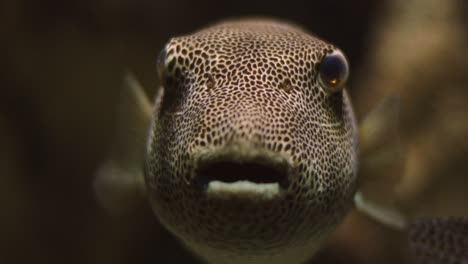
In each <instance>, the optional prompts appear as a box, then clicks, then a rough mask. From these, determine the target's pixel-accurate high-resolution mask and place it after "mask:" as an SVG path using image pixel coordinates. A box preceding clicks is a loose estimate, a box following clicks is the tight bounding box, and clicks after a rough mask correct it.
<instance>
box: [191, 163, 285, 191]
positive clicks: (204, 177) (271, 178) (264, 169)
mask: <svg viewBox="0 0 468 264" xmlns="http://www.w3.org/2000/svg"><path fill="white" fill-rule="evenodd" d="M289 175H290V166H289V163H288V162H287V161H286V160H285V159H282V158H280V157H278V156H275V157H273V156H272V155H258V156H253V157H249V156H247V157H235V156H232V155H215V156H213V155H210V156H205V157H201V158H200V159H199V160H198V161H197V166H196V168H195V169H194V176H193V177H194V180H195V182H196V184H197V185H198V186H200V187H201V188H202V189H203V190H205V191H206V190H209V187H210V186H211V185H212V184H216V185H217V186H221V185H222V186H224V188H225V187H228V188H229V186H232V187H235V186H241V185H242V186H245V187H248V188H256V187H257V189H261V188H266V187H267V186H272V185H275V184H277V186H278V187H279V190H286V189H287V188H288V186H289V182H290V181H289Z"/></svg>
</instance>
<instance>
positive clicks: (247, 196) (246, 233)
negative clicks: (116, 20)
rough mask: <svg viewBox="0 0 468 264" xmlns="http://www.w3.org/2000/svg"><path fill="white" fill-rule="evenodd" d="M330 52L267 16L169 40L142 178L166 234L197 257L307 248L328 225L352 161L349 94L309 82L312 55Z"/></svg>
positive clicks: (348, 198)
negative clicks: (262, 19) (144, 180)
mask: <svg viewBox="0 0 468 264" xmlns="http://www.w3.org/2000/svg"><path fill="white" fill-rule="evenodd" d="M337 52H339V50H338V49H336V48H335V47H334V46H332V45H330V44H328V43H326V42H324V41H322V40H319V39H317V38H315V37H313V36H311V35H309V34H308V33H306V32H304V31H302V30H301V29H298V28H297V27H294V26H291V25H288V24H284V23H278V22H272V21H246V22H230V23H223V24H218V25H216V26H213V27H211V28H208V29H206V30H204V31H199V32H196V33H195V34H192V35H188V36H183V37H178V38H173V39H171V40H170V41H169V43H168V44H167V45H166V46H165V48H164V50H163V52H162V55H161V58H160V60H159V64H160V66H159V73H160V76H161V79H162V80H163V82H162V83H163V85H162V86H163V87H162V90H161V92H160V93H159V95H158V98H157V99H156V102H157V103H156V107H155V110H154V113H153V121H152V125H151V129H150V136H149V141H148V146H147V153H146V160H145V170H146V171H145V179H146V183H147V191H148V194H149V197H150V203H151V205H152V208H153V210H154V212H155V214H156V215H157V216H158V218H159V219H160V221H161V222H162V223H163V224H164V225H165V226H166V227H167V228H168V229H169V230H170V231H172V232H173V233H174V234H175V235H176V236H178V237H179V238H181V239H182V240H183V241H184V242H185V243H186V244H187V245H189V247H191V248H192V249H194V250H195V251H200V252H198V253H199V254H202V255H204V252H208V251H210V250H223V251H226V252H233V253H235V254H240V255H249V254H252V255H255V254H271V253H272V252H280V251H281V250H285V249H288V248H293V247H296V246H298V245H305V244H307V245H309V246H310V245H317V246H318V245H319V243H320V241H322V239H323V238H324V237H325V235H326V234H328V233H329V232H330V231H331V230H333V228H334V227H335V226H336V225H337V224H338V223H339V222H340V220H341V219H342V218H343V215H344V214H345V213H346V211H347V210H348V209H349V207H350V205H351V204H352V196H353V194H354V192H355V180H356V167H357V137H356V127H355V121H354V116H353V112H352V108H351V105H350V101H349V98H348V95H347V93H346V91H345V90H344V89H336V88H337V87H334V89H332V90H327V87H326V84H324V82H323V81H321V80H320V74H319V73H320V72H319V71H320V63H321V61H322V60H323V59H324V58H325V57H326V56H328V55H330V54H335V53H337ZM340 54H341V53H340ZM332 61H333V60H332ZM328 68H329V67H328ZM326 74H327V75H326V76H327V78H328V79H330V80H332V79H333V78H329V76H330V72H327V73H326ZM328 79H327V80H328ZM333 84H336V81H333ZM330 91H331V92H330ZM309 251H310V252H313V251H314V247H313V246H312V247H309Z"/></svg>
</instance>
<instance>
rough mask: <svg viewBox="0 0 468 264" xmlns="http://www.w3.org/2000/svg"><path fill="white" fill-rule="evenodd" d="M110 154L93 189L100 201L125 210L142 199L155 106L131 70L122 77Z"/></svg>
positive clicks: (119, 210)
mask: <svg viewBox="0 0 468 264" xmlns="http://www.w3.org/2000/svg"><path fill="white" fill-rule="evenodd" d="M120 92H121V94H120V99H119V101H118V107H117V111H116V119H115V124H114V127H112V128H111V129H110V133H109V134H110V135H111V141H110V146H109V152H108V157H107V159H106V160H105V162H103V164H102V165H101V166H100V167H99V168H98V170H97V173H96V177H95V181H94V191H95V193H96V197H97V200H98V202H99V204H100V205H101V206H102V207H104V208H105V209H107V210H108V211H111V212H123V211H127V210H129V209H131V207H132V206H134V205H136V204H138V203H141V202H143V199H142V198H143V197H144V192H145V187H144V177H143V164H144V156H145V148H146V141H147V140H146V138H147V137H148V128H149V125H150V122H151V111H152V106H151V104H150V102H149V100H148V99H147V97H146V95H145V92H144V90H143V88H142V86H141V85H140V84H139V83H138V81H137V80H136V78H135V77H134V76H133V75H132V74H130V73H128V74H126V75H125V76H124V78H123V87H122V89H120Z"/></svg>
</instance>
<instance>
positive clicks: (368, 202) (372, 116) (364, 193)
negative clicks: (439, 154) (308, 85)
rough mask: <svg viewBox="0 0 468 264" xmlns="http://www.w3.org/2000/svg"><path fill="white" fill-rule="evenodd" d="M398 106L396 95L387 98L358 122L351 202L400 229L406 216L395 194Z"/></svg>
mask: <svg viewBox="0 0 468 264" xmlns="http://www.w3.org/2000/svg"><path fill="white" fill-rule="evenodd" d="M399 109H400V100H399V98H397V97H387V98H385V99H384V100H383V101H382V102H381V103H380V104H378V105H377V107H375V108H374V109H373V110H372V111H371V112H370V113H369V114H368V115H367V116H366V117H365V118H364V120H363V121H362V122H361V125H360V127H359V133H360V135H359V139H360V151H361V162H360V168H359V191H358V192H357V193H356V196H355V199H354V202H355V205H356V208H357V209H358V210H359V211H360V212H362V213H364V214H366V215H368V216H370V217H371V218H373V219H375V220H377V221H379V222H381V223H384V224H386V225H389V226H391V227H395V228H398V229H402V228H404V227H405V226H406V219H405V216H404V214H403V212H401V210H400V208H399V207H398V205H397V203H396V197H395V189H396V186H397V184H398V182H399V181H400V179H401V175H402V165H403V151H402V145H401V142H400V136H399V129H398V123H399Z"/></svg>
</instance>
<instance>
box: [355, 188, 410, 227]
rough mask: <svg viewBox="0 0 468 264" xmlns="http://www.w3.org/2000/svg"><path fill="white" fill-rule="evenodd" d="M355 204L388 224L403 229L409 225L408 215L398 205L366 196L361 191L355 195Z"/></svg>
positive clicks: (366, 213) (360, 209)
mask: <svg viewBox="0 0 468 264" xmlns="http://www.w3.org/2000/svg"><path fill="white" fill-rule="evenodd" d="M354 205H355V206H356V209H357V210H359V211H360V212H361V213H364V214H365V215H367V216H368V217H370V218H372V219H374V220H376V221H378V222H379V223H383V224H385V225H386V226H389V227H392V228H395V229H398V230H403V229H405V228H406V227H407V225H408V219H407V217H406V216H405V215H404V214H403V213H402V212H401V211H400V210H398V209H397V208H396V207H393V206H391V205H390V204H389V203H384V202H380V201H377V200H373V199H372V198H369V197H366V195H365V194H363V193H362V192H360V191H358V192H356V194H355V195H354Z"/></svg>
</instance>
